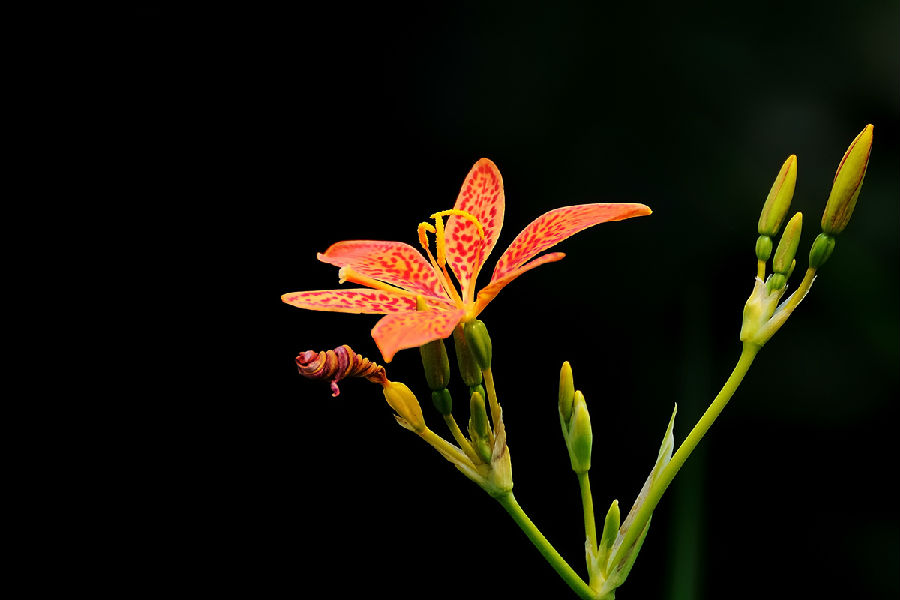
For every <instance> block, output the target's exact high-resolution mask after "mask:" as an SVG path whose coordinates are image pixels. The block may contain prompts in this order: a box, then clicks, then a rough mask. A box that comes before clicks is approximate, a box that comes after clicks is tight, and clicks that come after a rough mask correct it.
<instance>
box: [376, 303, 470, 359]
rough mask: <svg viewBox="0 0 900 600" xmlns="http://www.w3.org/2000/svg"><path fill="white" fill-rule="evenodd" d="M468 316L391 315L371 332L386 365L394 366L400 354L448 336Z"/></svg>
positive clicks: (435, 312)
mask: <svg viewBox="0 0 900 600" xmlns="http://www.w3.org/2000/svg"><path fill="white" fill-rule="evenodd" d="M465 314H466V311H465V310H463V309H461V308H460V309H452V310H425V311H420V312H409V313H403V314H398V315H388V316H386V317H384V318H383V319H381V320H380V321H378V323H377V324H376V325H375V327H374V328H373V329H372V337H373V338H375V344H377V345H378V349H379V350H381V354H382V356H384V360H385V362H391V359H393V358H394V354H396V353H397V351H398V350H403V349H404V348H415V347H418V346H421V345H422V344H425V343H426V342H430V341H432V340H437V339H441V338H445V337H447V336H449V335H450V334H451V333H453V328H454V327H456V324H457V323H459V320H460V319H462V318H463V316H464V315H465Z"/></svg>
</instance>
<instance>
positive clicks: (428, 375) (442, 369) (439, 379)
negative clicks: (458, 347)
mask: <svg viewBox="0 0 900 600" xmlns="http://www.w3.org/2000/svg"><path fill="white" fill-rule="evenodd" d="M416 310H417V311H425V310H428V306H427V305H426V304H425V299H424V298H423V297H422V296H416ZM419 354H420V355H421V356H422V369H423V370H424V371H425V380H426V381H427V382H428V388H429V389H430V390H431V391H432V392H436V391H439V390H442V389H444V388H446V387H447V386H448V385H449V384H450V359H449V358H447V347H446V346H444V340H441V339H437V340H433V341H431V342H428V343H426V344H423V345H421V346H419Z"/></svg>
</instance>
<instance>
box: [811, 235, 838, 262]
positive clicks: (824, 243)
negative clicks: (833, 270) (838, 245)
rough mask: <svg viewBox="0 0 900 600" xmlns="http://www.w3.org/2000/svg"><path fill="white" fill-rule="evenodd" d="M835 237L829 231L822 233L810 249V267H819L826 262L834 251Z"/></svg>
mask: <svg viewBox="0 0 900 600" xmlns="http://www.w3.org/2000/svg"><path fill="white" fill-rule="evenodd" d="M834 241H835V240H834V238H833V237H831V236H830V235H828V234H827V233H820V234H819V235H818V236H817V237H816V241H814V242H813V245H812V248H810V250H809V268H810V269H818V268H819V267H821V266H822V265H824V264H825V261H826V260H828V257H829V256H831V253H832V252H834Z"/></svg>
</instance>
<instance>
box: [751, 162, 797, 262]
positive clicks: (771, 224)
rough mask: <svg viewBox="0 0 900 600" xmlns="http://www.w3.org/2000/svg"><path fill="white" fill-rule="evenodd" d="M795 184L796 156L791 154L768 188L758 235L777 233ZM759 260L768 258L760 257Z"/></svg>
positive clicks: (758, 226)
mask: <svg viewBox="0 0 900 600" xmlns="http://www.w3.org/2000/svg"><path fill="white" fill-rule="evenodd" d="M796 184H797V156H796V155H794V154H791V155H790V156H788V157H787V160H785V161H784V164H783V165H781V170H780V171H779V172H778V176H777V177H776V178H775V183H773V184H772V189H771V190H769V196H768V197H767V198H766V203H765V204H764V205H763V209H762V212H761V213H760V214H759V223H757V226H756V229H757V232H758V233H759V235H765V236H773V235H775V234H776V233H778V229H779V228H780V227H781V221H782V220H784V216H785V215H786V214H787V211H788V209H790V207H791V199H792V198H793V197H794V186H795V185H796ZM760 260H768V256H767V257H766V258H760Z"/></svg>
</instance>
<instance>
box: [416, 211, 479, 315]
mask: <svg viewBox="0 0 900 600" xmlns="http://www.w3.org/2000/svg"><path fill="white" fill-rule="evenodd" d="M452 215H456V216H458V217H463V218H464V219H468V220H469V221H472V223H474V224H475V227H476V228H477V229H478V236H479V237H480V238H481V239H484V227H483V226H482V225H481V221H479V220H478V218H477V217H475V215H473V214H471V213H469V212H466V211H464V210H459V209H456V208H451V209H450V210H442V211H440V212H436V213H434V214H433V215H431V218H432V219H434V225H433V226H432V225H431V224H430V223H426V222H422V223H419V230H418V231H419V244H420V245H421V246H422V248H423V249H424V250H425V253H426V254H427V255H428V260H430V261H431V266H432V267H433V268H434V271H435V273H436V274H437V276H438V279H439V280H440V282H441V285H442V286H443V288H444V290H445V291H446V292H447V294H448V295H449V296H450V297H451V298H453V300H454V301H455V302H456V303H457V304H458V305H460V306H463V301H462V298H461V297H460V295H459V293H458V292H457V291H456V288H455V287H454V285H453V283H452V282H451V280H450V273H449V272H448V271H447V240H446V239H445V236H444V219H443V218H444V217H446V216H452ZM428 233H433V234H434V240H435V241H434V244H435V249H436V251H437V259H435V257H434V255H433V254H432V253H431V250H430V249H429V248H428V235H427V234H428Z"/></svg>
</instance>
